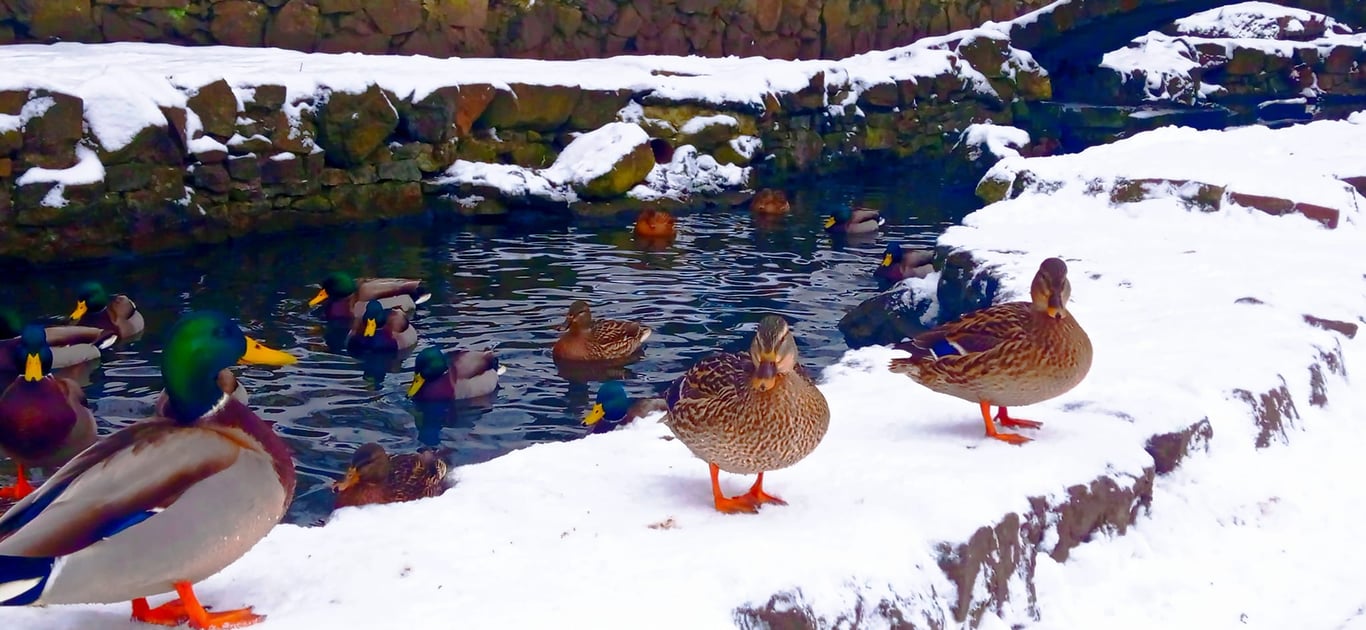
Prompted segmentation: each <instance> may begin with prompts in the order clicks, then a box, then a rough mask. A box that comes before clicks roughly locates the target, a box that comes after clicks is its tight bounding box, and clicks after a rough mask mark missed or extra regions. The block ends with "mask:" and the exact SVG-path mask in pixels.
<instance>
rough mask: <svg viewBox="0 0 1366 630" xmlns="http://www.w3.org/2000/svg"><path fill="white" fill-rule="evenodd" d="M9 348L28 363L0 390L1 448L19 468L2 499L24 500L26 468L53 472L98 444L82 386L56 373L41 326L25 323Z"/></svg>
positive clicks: (27, 490) (16, 358)
mask: <svg viewBox="0 0 1366 630" xmlns="http://www.w3.org/2000/svg"><path fill="white" fill-rule="evenodd" d="M7 350H9V351H10V352H12V353H13V355H14V358H13V359H12V360H13V361H14V362H15V363H16V364H22V365H23V366H24V368H23V372H22V373H21V374H20V375H19V376H18V377H16V378H15V379H14V381H13V382H11V383H7V384H6V386H5V389H4V391H3V392H0V451H3V452H4V453H5V455H8V456H9V457H10V458H11V459H13V460H14V463H15V465H16V466H17V467H18V476H17V479H16V480H15V482H14V485H12V486H9V487H7V488H0V498H9V499H22V498H24V497H26V496H28V495H29V494H30V493H31V492H33V486H32V485H30V484H29V482H28V478H27V477H26V475H25V469H26V468H44V469H47V470H48V472H52V471H53V470H55V469H57V468H58V467H60V466H62V465H63V464H65V463H67V462H68V461H70V460H71V458H72V457H75V456H76V454H77V453H80V452H81V451H83V450H85V449H86V447H88V446H90V445H91V444H94V443H95V417H94V416H93V415H91V414H90V409H89V408H88V406H87V403H86V399H85V392H84V391H83V390H82V389H81V386H80V385H79V384H77V383H76V382H75V381H71V380H69V379H66V378H62V377H59V376H54V375H53V374H52V349H51V348H49V347H48V345H47V336H46V334H45V333H44V331H43V327H42V326H38V325H32V324H31V325H29V326H25V327H24V329H23V333H22V334H21V336H20V344H19V345H18V346H16V347H14V348H12V349H7ZM0 577H3V574H0Z"/></svg>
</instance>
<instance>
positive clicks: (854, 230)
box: [824, 206, 887, 234]
mask: <svg viewBox="0 0 1366 630" xmlns="http://www.w3.org/2000/svg"><path fill="white" fill-rule="evenodd" d="M886 221H887V220H886V219H883V218H882V215H880V214H879V213H878V211H877V210H874V209H872V208H848V207H844V206H841V207H839V208H835V210H834V211H833V212H831V213H830V216H828V217H825V223H824V226H825V231H826V232H830V233H832V234H867V233H869V232H876V231H877V229H878V228H880V227H882V224H883V223H886Z"/></svg>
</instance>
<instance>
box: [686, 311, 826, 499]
mask: <svg viewBox="0 0 1366 630" xmlns="http://www.w3.org/2000/svg"><path fill="white" fill-rule="evenodd" d="M665 402H666V403H667V404H668V407H669V413H668V415H666V416H665V417H664V423H665V424H666V425H667V426H668V427H669V429H670V430H671V431H673V433H674V435H675V436H677V437H678V441H680V442H682V443H683V445H684V446H687V447H688V450H690V451H692V453H693V455H696V456H697V457H698V459H701V460H702V461H705V462H707V466H708V467H710V468H711V491H712V499H713V501H714V502H715V504H716V509H717V511H720V512H725V513H737V512H756V511H758V509H759V506H761V505H763V504H765V503H776V504H779V505H785V504H786V503H787V502H786V501H783V500H782V499H780V498H778V497H775V496H773V495H771V494H768V493H767V492H765V491H764V473H765V472H767V471H773V470H779V469H782V468H787V467H788V466H791V465H793V464H796V463H797V462H799V461H801V460H802V459H805V458H806V456H807V455H809V454H811V452H812V451H814V450H815V449H816V446H817V445H819V444H820V443H821V440H822V439H823V438H824V437H825V432H826V429H828V428H829V427H830V406H829V404H828V403H826V400H825V395H824V394H822V393H821V390H819V389H817V388H816V383H815V382H814V381H812V380H811V377H810V376H808V375H807V374H806V371H805V370H804V369H802V367H801V365H800V364H799V363H798V362H797V343H796V341H795V340H793V338H792V329H791V328H790V327H789V326H788V323H787V320H785V319H783V318H782V317H779V316H777V315H769V316H766V317H764V318H763V319H762V320H760V321H759V328H758V330H756V331H755V333H754V340H753V341H752V342H751V343H750V346H749V352H747V353H735V352H718V353H716V354H712V355H710V356H707V357H703V358H702V359H700V360H698V361H697V363H694V364H693V366H692V367H690V368H688V371H687V372H684V373H683V375H682V376H680V377H678V379H677V380H675V381H674V382H673V383H672V384H671V385H670V386H669V390H668V393H667V394H666V396H665ZM722 470H724V471H726V472H730V473H734V474H740V475H752V474H756V473H757V474H758V478H757V479H756V480H755V481H754V485H753V486H752V487H750V489H749V492H747V493H745V494H743V495H741V496H738V497H727V496H724V495H723V494H721V482H720V480H719V478H718V473H719V472H720V471H722Z"/></svg>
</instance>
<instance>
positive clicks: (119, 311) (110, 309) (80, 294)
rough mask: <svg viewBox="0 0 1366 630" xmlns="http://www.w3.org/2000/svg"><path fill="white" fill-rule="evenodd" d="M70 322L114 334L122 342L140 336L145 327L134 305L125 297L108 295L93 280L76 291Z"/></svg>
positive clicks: (140, 314)
mask: <svg viewBox="0 0 1366 630" xmlns="http://www.w3.org/2000/svg"><path fill="white" fill-rule="evenodd" d="M71 323H73V324H77V325H79V326H93V327H95V328H101V329H104V330H108V331H110V332H114V333H118V336H119V338H120V339H122V340H124V341H128V340H130V339H133V338H135V337H137V336H138V335H140V334H142V331H143V328H145V327H146V322H144V321H143V320H142V313H141V312H139V311H138V306H137V305H136V304H134V303H133V301H132V300H130V299H128V296H126V295H123V294H115V295H109V293H108V292H106V291H105V290H104V286H103V285H101V284H100V283H98V282H93V281H91V282H86V283H84V284H82V285H81V286H80V287H79V288H78V289H77V292H76V310H73V311H71Z"/></svg>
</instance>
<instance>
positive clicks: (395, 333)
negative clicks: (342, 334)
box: [346, 300, 417, 352]
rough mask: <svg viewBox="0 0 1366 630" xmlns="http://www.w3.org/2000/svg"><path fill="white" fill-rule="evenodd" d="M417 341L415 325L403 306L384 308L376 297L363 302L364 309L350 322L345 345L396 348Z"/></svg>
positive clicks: (373, 349)
mask: <svg viewBox="0 0 1366 630" xmlns="http://www.w3.org/2000/svg"><path fill="white" fill-rule="evenodd" d="M416 345H417V329H416V328H413V325H412V324H411V323H409V322H408V315H407V313H404V312H403V309H402V308H399V307H397V306H396V307H393V308H385V307H384V306H382V305H381V304H380V301H379V300H370V301H369V302H366V303H365V312H364V313H363V314H362V315H361V317H360V319H357V320H356V323H355V324H353V325H352V326H351V337H350V338H348V339H347V340H346V347H347V348H348V349H349V350H351V351H352V352H397V351H399V350H407V349H409V348H412V347H413V346H416Z"/></svg>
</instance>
